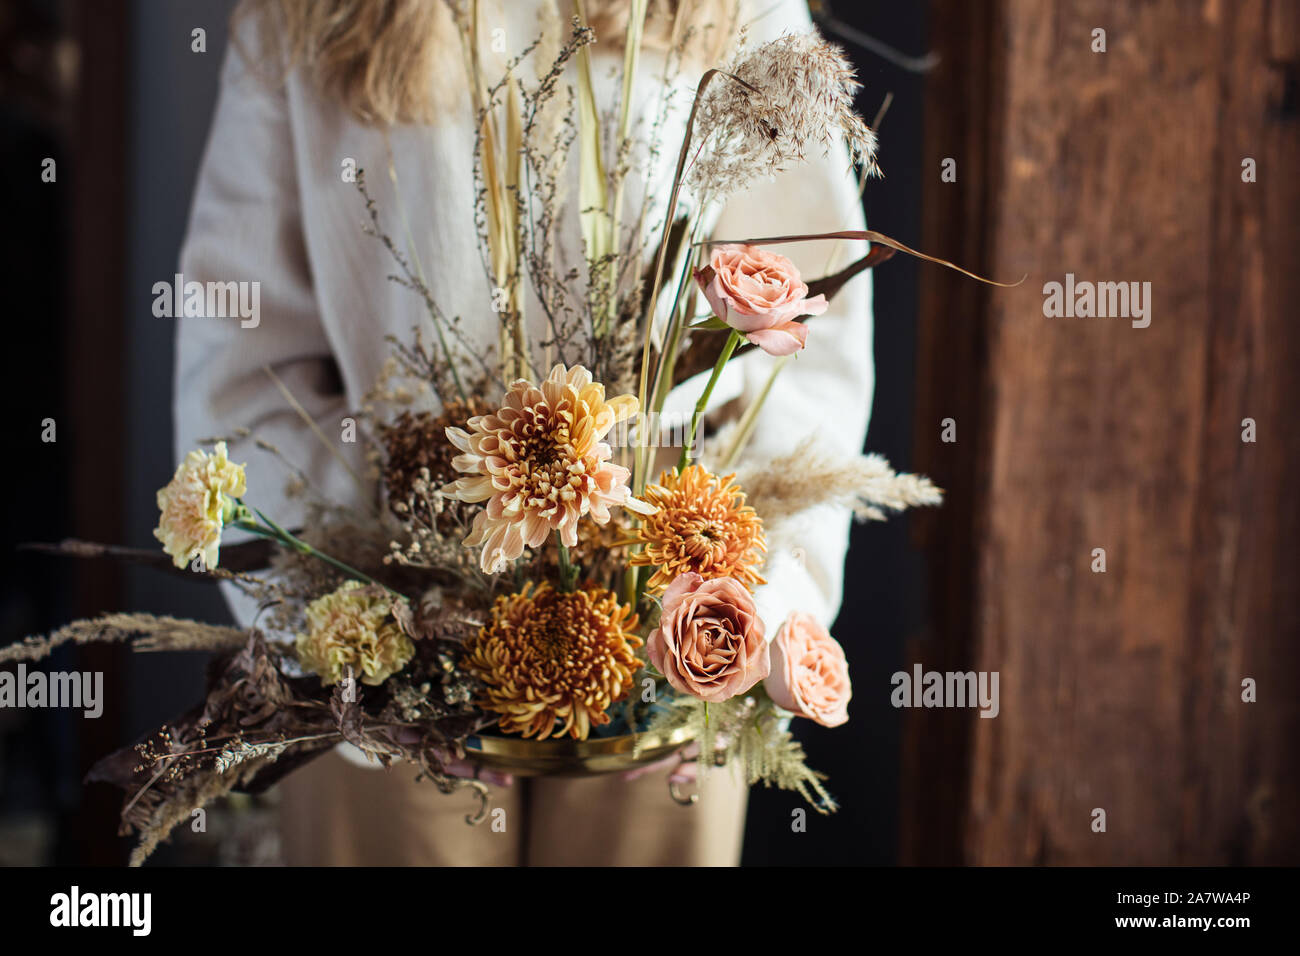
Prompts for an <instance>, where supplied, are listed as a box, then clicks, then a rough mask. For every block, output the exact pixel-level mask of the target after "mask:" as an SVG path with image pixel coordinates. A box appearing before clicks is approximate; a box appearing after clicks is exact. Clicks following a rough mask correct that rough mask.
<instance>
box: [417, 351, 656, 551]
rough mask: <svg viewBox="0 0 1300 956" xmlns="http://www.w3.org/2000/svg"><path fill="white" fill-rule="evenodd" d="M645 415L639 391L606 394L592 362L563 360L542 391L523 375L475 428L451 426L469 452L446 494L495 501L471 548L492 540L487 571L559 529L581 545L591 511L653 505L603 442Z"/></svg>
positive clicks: (477, 525)
mask: <svg viewBox="0 0 1300 956" xmlns="http://www.w3.org/2000/svg"><path fill="white" fill-rule="evenodd" d="M636 411H637V400H636V399H635V398H634V397H632V396H631V395H620V396H618V397H617V398H611V399H608V400H606V398H605V386H603V385H601V384H599V383H598V382H593V381H592V379H591V373H590V372H588V371H587V370H586V369H585V368H583V367H582V366H580V365H579V366H575V367H574V368H572V369H566V368H565V367H564V366H563V365H556V366H555V367H554V368H553V369H551V374H550V375H549V376H547V378H546V380H545V381H544V382H542V384H541V387H538V386H536V385H533V384H532V383H531V382H527V381H525V380H523V379H519V380H517V381H516V382H515V383H514V384H512V385H511V386H510V390H509V391H508V392H506V396H505V401H504V403H503V405H502V407H501V408H500V409H498V410H497V411H496V412H494V413H493V414H491V415H477V416H475V417H474V418H471V419H470V420H469V421H468V422H467V423H466V424H467V427H468V429H469V430H468V431H466V430H465V429H461V428H448V429H447V437H448V438H449V439H450V440H451V443H452V444H453V445H455V446H456V447H457V448H459V449H460V451H461V452H462V454H460V455H458V456H457V457H456V458H455V459H453V460H452V465H453V466H454V467H455V468H456V470H457V471H459V472H460V473H461V474H462V475H464V476H465V477H463V478H460V479H458V480H456V481H454V482H452V483H451V484H449V485H447V486H446V487H445V488H443V489H442V492H443V494H445V495H447V496H448V497H451V498H457V499H459V500H460V501H468V502H475V501H485V502H487V505H486V507H485V508H484V509H483V511H481V512H480V513H479V514H477V515H476V516H475V518H474V526H473V528H472V529H471V530H470V533H469V536H468V537H467V538H466V539H465V544H466V545H467V546H469V547H477V546H480V545H481V546H482V548H483V553H482V556H481V558H480V564H481V566H482V568H483V570H484V571H486V572H487V573H489V574H495V573H497V572H499V571H502V570H504V569H505V567H506V566H507V565H508V564H509V563H510V562H511V561H514V560H515V559H516V558H518V557H519V556H520V555H521V554H523V551H524V548H525V547H529V548H538V547H541V545H542V543H543V542H544V541H545V540H546V538H547V536H548V535H549V534H550V533H551V532H553V531H558V532H559V533H560V540H561V541H563V542H564V544H565V545H566V546H567V547H573V546H574V545H576V544H577V542H578V534H577V531H578V527H577V526H578V520H579V519H580V518H582V517H584V516H586V515H590V516H591V518H592V519H593V520H594V521H595V522H596V523H597V524H604V523H605V522H607V521H608V520H609V509H610V507H611V506H616V505H622V506H624V507H627V508H631V509H632V510H634V511H639V512H645V511H646V510H647V509H646V508H645V506H644V504H642V503H641V502H638V501H637V500H636V499H635V498H633V497H632V496H631V493H630V492H629V490H628V487H627V480H628V477H629V476H628V470H627V469H626V468H624V467H622V466H621V465H615V464H613V463H612V462H610V458H611V457H613V451H612V450H611V449H610V447H609V445H608V444H607V443H606V442H604V441H603V440H602V439H604V438H605V436H606V435H608V434H609V431H610V429H611V428H613V427H614V426H615V425H616V424H618V423H619V422H622V421H626V420H627V419H629V418H631V417H632V416H633V415H635V414H636Z"/></svg>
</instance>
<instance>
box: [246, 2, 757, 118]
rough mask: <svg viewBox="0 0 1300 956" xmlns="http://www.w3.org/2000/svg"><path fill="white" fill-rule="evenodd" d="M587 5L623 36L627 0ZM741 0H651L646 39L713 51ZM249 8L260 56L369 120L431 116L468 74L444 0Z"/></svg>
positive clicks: (612, 37)
mask: <svg viewBox="0 0 1300 956" xmlns="http://www.w3.org/2000/svg"><path fill="white" fill-rule="evenodd" d="M552 2H554V0H552ZM565 6H570V4H568V3H566V4H565ZM585 6H586V12H587V19H588V23H589V26H590V27H591V28H592V30H593V31H594V32H595V34H596V36H597V38H598V39H599V40H602V41H606V42H612V43H622V42H623V37H624V35H625V33H626V30H627V17H628V12H629V0H586V4H585ZM737 6H738V0H649V13H648V15H647V19H646V29H645V39H644V43H645V45H646V46H653V47H660V48H665V47H670V46H674V45H676V44H678V43H685V44H687V46H688V52H689V53H690V54H691V55H692V56H694V57H696V58H703V59H714V58H717V57H719V56H721V54H722V52H723V51H724V50H725V48H726V46H727V44H728V42H729V41H730V39H731V37H732V34H733V33H734V31H735V29H736V20H737V16H738V14H737V10H736V8H737ZM570 9H571V7H570ZM249 15H256V16H258V17H259V20H260V23H259V26H260V27H261V30H260V34H261V36H262V38H263V41H264V44H265V45H264V48H263V50H262V51H259V59H260V62H261V63H262V64H266V63H272V62H277V61H279V62H281V63H282V64H283V66H284V67H285V68H286V69H289V68H292V67H294V66H301V67H303V68H304V69H305V70H306V71H307V73H308V75H310V76H311V77H312V79H313V81H314V82H315V83H316V85H317V87H318V88H319V89H320V91H321V92H322V93H323V94H324V95H326V96H328V97H330V98H332V99H334V100H336V101H337V102H339V103H340V104H342V105H343V106H344V107H345V108H347V110H348V111H349V112H351V113H352V114H353V115H354V116H355V117H357V119H359V120H361V121H362V122H364V123H367V124H369V125H391V124H394V123H430V122H434V121H436V120H437V118H438V114H439V112H440V111H441V108H443V107H445V105H446V103H447V101H448V100H449V99H450V98H449V97H446V95H445V94H446V93H448V92H449V91H452V90H459V89H463V87H464V84H465V82H466V80H465V68H464V65H463V60H462V56H461V50H460V46H459V41H458V39H457V35H456V30H457V27H456V23H455V19H454V15H453V12H452V10H451V9H450V4H449V3H448V2H447V0H241V2H240V4H239V6H238V7H237V8H236V10H235V18H236V20H239V19H241V18H243V17H246V16H249ZM272 51H275V54H276V55H275V56H269V55H268V54H270V53H271V52H272Z"/></svg>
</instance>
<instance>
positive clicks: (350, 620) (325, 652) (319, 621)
mask: <svg viewBox="0 0 1300 956" xmlns="http://www.w3.org/2000/svg"><path fill="white" fill-rule="evenodd" d="M395 600H397V599H396V598H394V597H393V595H391V594H390V593H388V592H387V591H385V590H384V589H383V588H381V587H379V586H377V585H373V584H370V585H364V584H362V583H361V582H360V581H344V582H343V584H342V585H340V586H339V587H338V588H337V589H336V590H334V591H331V592H330V593H329V594H326V595H324V596H323V597H319V598H317V599H316V600H314V601H312V602H311V603H310V604H308V605H307V632H306V633H305V634H299V635H298V641H297V645H296V648H297V651H298V662H299V663H300V664H302V666H303V667H305V668H306V669H307V670H309V671H311V672H312V673H314V674H316V675H317V676H318V677H319V678H320V679H321V683H322V684H337V683H338V682H339V681H341V680H343V678H344V677H345V676H347V668H349V667H351V668H353V669H354V670H355V672H356V675H357V677H359V678H360V680H361V683H363V684H369V685H372V686H374V685H378V684H382V683H383V682H384V681H385V680H387V679H388V678H389V677H390V676H391V675H393V674H396V673H397V672H398V671H400V670H401V669H402V668H403V667H405V666H406V665H407V663H408V662H409V661H410V660H411V658H412V657H414V656H415V644H414V643H412V641H411V639H410V638H409V637H407V636H406V635H405V634H403V633H402V630H401V628H400V627H399V626H398V624H397V621H396V619H394V617H393V602H394V601H395Z"/></svg>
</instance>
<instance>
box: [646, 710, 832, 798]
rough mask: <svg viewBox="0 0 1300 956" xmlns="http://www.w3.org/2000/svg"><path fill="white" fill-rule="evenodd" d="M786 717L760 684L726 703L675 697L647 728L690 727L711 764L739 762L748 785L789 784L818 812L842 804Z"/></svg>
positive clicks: (786, 786) (783, 786)
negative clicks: (815, 765)
mask: <svg viewBox="0 0 1300 956" xmlns="http://www.w3.org/2000/svg"><path fill="white" fill-rule="evenodd" d="M786 723H787V721H785V720H783V719H782V718H781V716H780V715H779V714H778V713H777V710H776V705H775V704H773V703H772V701H771V699H770V698H768V696H767V695H766V694H765V693H763V692H762V691H761V690H760V691H758V692H756V693H752V694H747V695H742V696H740V697H733V698H732V699H731V700H728V701H723V702H722V703H721V704H705V703H704V702H703V701H701V700H696V699H695V698H693V697H673V698H672V699H671V700H669V701H666V702H665V706H664V707H663V708H662V709H660V710H658V711H657V712H656V713H655V714H654V716H652V717H651V719H650V722H649V726H648V728H647V730H650V731H655V732H660V733H669V732H672V731H674V730H678V729H680V728H683V727H685V728H689V730H690V733H691V735H692V737H693V738H694V740H695V742H696V743H697V744H698V745H699V748H700V755H701V759H702V760H703V761H704V762H705V765H706V766H707V765H709V764H710V763H712V764H721V763H732V762H735V763H736V764H737V765H738V766H739V767H740V768H741V771H742V772H743V774H744V778H745V783H746V785H748V786H751V787H752V786H753V785H754V784H756V783H762V784H763V786H765V787H777V788H779V789H781V790H790V791H793V792H795V793H798V794H799V795H800V796H801V797H803V798H804V799H805V800H806V801H808V803H809V804H810V805H811V806H812V807H813V809H815V810H816V811H817V812H818V813H821V814H830V813H834V812H835V811H836V810H837V809H839V807H838V804H836V802H835V799H834V798H833V797H832V796H831V795H830V793H828V792H827V790H826V788H825V786H824V784H823V781H825V779H826V775H825V774H823V773H819V772H817V771H816V770H813V769H812V768H811V767H809V766H808V763H807V757H806V755H805V754H804V749H803V745H802V744H800V743H799V741H797V740H795V739H794V735H793V734H791V733H790V730H789V728H788V727H787V726H786ZM709 755H713V760H712V761H710V760H709V759H708V758H709ZM701 769H703V768H701Z"/></svg>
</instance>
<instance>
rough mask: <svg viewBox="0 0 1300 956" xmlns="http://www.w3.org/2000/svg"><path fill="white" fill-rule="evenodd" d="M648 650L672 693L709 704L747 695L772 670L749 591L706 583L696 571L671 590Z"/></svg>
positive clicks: (729, 582)
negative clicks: (671, 687)
mask: <svg viewBox="0 0 1300 956" xmlns="http://www.w3.org/2000/svg"><path fill="white" fill-rule="evenodd" d="M646 650H647V652H648V653H649V656H650V662H651V663H652V664H654V666H655V667H657V668H658V669H659V671H660V672H661V673H662V674H663V675H664V677H666V678H667V679H668V683H669V684H671V685H672V686H673V688H674V689H676V690H678V691H681V692H682V693H683V694H690V695H691V696H692V697H698V698H699V699H700V700H703V701H707V702H708V703H711V704H717V703H721V702H722V701H724V700H730V699H731V698H732V697H735V696H736V695H737V694H743V693H744V692H745V691H747V690H749V689H750V688H751V687H753V686H754V685H755V684H757V683H758V682H759V681H761V680H762V679H763V678H765V677H767V675H768V674H769V673H770V671H771V666H772V662H771V655H770V654H769V652H768V646H767V639H766V636H765V635H764V632H763V622H762V620H761V619H760V618H759V616H758V612H757V611H756V610H755V608H754V599H753V597H751V596H750V593H749V591H748V589H747V588H746V587H745V586H744V585H743V584H741V583H740V582H739V581H736V580H735V579H734V578H712V579H710V580H708V581H706V580H704V578H702V577H700V575H698V574H696V573H694V572H693V571H691V572H687V573H686V574H680V575H678V576H677V577H676V578H674V579H673V582H672V583H671V584H670V585H668V590H667V591H665V592H664V596H663V615H662V616H661V617H660V619H659V626H658V627H657V628H655V629H654V630H653V631H651V632H650V637H649V639H648V640H647V642H646Z"/></svg>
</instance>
